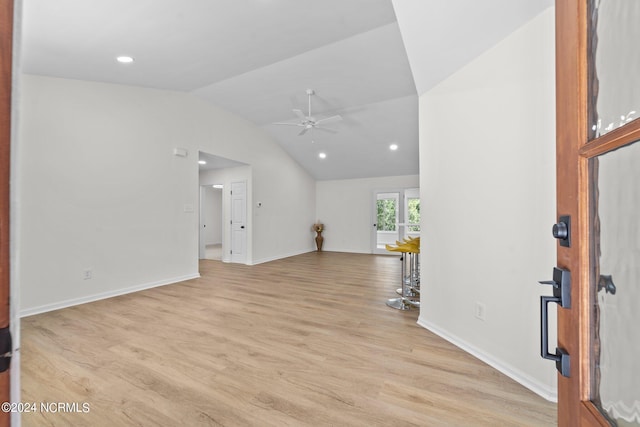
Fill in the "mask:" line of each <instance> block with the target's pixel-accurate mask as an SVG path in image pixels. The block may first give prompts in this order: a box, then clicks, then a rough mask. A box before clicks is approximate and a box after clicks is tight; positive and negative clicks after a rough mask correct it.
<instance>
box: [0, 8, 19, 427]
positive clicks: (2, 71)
mask: <svg viewBox="0 0 640 427" xmlns="http://www.w3.org/2000/svg"><path fill="white" fill-rule="evenodd" d="M13 17H14V2H13V0H6V1H3V2H1V3H0V328H8V327H9V326H11V327H12V328H14V327H15V325H14V324H13V323H14V322H10V317H11V311H10V308H11V307H10V305H11V301H10V298H12V296H11V293H10V288H11V274H10V268H11V261H10V259H11V253H10V250H11V245H10V239H11V233H10V227H11V222H10V220H11V218H10V210H11V138H12V123H13V120H12V114H11V110H12V105H13V103H12V96H11V95H12V90H13V84H12V83H13V70H12V67H13V33H14V31H13V22H14V20H13ZM15 348H16V346H15V344H14V346H13V349H15ZM13 349H12V350H13ZM15 367H16V364H15V361H14V366H13V369H15ZM11 370H12V368H10V369H9V370H7V371H5V372H3V373H0V401H2V402H9V401H11V385H12V375H11ZM14 397H15V396H14ZM17 419H18V422H19V416H17ZM10 423H11V413H9V412H4V411H2V412H0V427H3V426H9V425H10Z"/></svg>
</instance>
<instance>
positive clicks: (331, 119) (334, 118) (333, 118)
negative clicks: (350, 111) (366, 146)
mask: <svg viewBox="0 0 640 427" xmlns="http://www.w3.org/2000/svg"><path fill="white" fill-rule="evenodd" d="M340 120H342V116H340V115H335V116H331V117H327V118H326V119H320V120H316V123H322V124H326V123H334V122H339V121H340Z"/></svg>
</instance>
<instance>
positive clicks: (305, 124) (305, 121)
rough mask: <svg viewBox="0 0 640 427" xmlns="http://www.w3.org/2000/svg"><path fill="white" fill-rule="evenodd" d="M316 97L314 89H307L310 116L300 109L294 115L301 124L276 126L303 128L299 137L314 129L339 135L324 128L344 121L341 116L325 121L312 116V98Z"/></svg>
mask: <svg viewBox="0 0 640 427" xmlns="http://www.w3.org/2000/svg"><path fill="white" fill-rule="evenodd" d="M313 95H315V91H314V90H313V89H307V96H308V97H309V110H308V111H309V114H308V115H306V116H305V115H304V113H303V112H302V110H298V109H294V110H293V113H294V114H295V115H296V116H298V118H299V119H300V122H298V123H282V122H280V123H273V124H274V125H285V126H299V127H302V128H303V129H302V130H301V131H300V133H299V134H298V135H304V134H305V133H307V131H310V130H311V131H313V130H314V129H317V130H321V131H324V132H329V133H337V132H338V131H337V130H335V129H330V128H326V127H323V126H324V125H326V124H328V123H334V122H339V121H340V120H342V117H341V116H340V115H335V116H331V117H327V118H324V119H319V120H318V119H316V118H315V117H313V116H312V115H311V97H312V96H313Z"/></svg>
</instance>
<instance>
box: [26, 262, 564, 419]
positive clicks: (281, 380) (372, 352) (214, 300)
mask: <svg viewBox="0 0 640 427" xmlns="http://www.w3.org/2000/svg"><path fill="white" fill-rule="evenodd" d="M399 268H400V262H399V261H398V258H397V257H386V256H373V255H359V254H342V253H328V252H324V253H309V254H305V255H301V256H296V257H292V258H288V259H284V260H279V261H274V262H270V263H266V264H262V265H257V266H253V267H249V266H244V265H236V264H223V263H221V262H217V261H201V264H200V272H201V274H202V277H201V278H200V279H196V280H190V281H187V282H183V283H179V284H175V285H169V286H164V287H160V288H155V289H150V290H147V291H143V292H138V293H135V294H129V295H124V296H121V297H116V298H111V299H108V300H103V301H98V302H95V303H91V304H85V305H81V306H77V307H71V308H67V309H63V310H58V311H55V312H51V313H45V314H41V315H37V316H32V317H28V318H25V319H23V321H22V384H23V385H22V389H23V396H22V401H23V402H87V403H89V405H90V411H89V412H88V413H60V412H58V413H50V414H43V413H42V412H37V413H33V414H24V415H23V425H25V426H50V425H51V426H54V425H55V426H92V427H96V426H200V425H202V426H209V425H211V426H220V425H224V426H298V425H306V426H323V425H332V426H543V425H544V426H551V425H555V424H556V415H555V410H556V408H555V406H556V405H555V404H552V403H549V402H546V401H545V400H543V399H542V398H540V397H538V396H537V395H535V394H534V393H532V392H530V391H528V390H527V389H525V388H524V387H522V386H520V385H519V384H517V383H515V382H514V381H512V380H510V379H509V378H507V377H506V376H504V375H502V374H501V373H499V372H497V371H495V370H494V369H492V368H490V367H489V366H487V365H485V364H484V363H482V362H480V361H479V360H477V359H475V358H474V357H472V356H470V355H468V354H466V353H464V352H463V351H461V350H459V349H458V348H457V347H455V346H453V345H452V344H449V343H448V342H446V341H444V340H442V339H440V338H439V337H437V336H435V335H433V334H432V333H430V332H429V331H427V330H425V329H423V328H421V327H420V326H418V325H417V324H416V320H417V316H418V312H417V311H405V312H402V311H397V310H394V309H391V308H389V307H387V306H386V305H385V304H384V302H385V300H386V299H387V298H391V297H394V296H395V292H394V289H395V288H396V285H397V283H398V282H399V274H400V272H399ZM426 297H427V298H428V295H427V296H426Z"/></svg>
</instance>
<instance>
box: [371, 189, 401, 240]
mask: <svg viewBox="0 0 640 427" xmlns="http://www.w3.org/2000/svg"><path fill="white" fill-rule="evenodd" d="M399 215H400V193H399V192H392V193H378V194H377V195H376V249H378V250H381V251H385V245H395V243H396V240H400V226H399V221H398V218H399V217H400V216H399Z"/></svg>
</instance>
